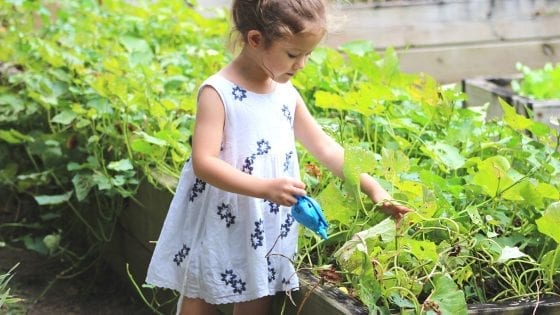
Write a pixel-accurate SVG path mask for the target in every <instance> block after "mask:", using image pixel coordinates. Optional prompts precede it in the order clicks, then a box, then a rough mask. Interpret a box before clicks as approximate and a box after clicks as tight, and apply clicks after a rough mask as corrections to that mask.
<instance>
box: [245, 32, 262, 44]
mask: <svg viewBox="0 0 560 315" xmlns="http://www.w3.org/2000/svg"><path fill="white" fill-rule="evenodd" d="M263 40H264V39H263V36H262V34H261V32H259V31H257V30H250V31H249V32H247V44H248V45H249V46H250V47H252V48H257V47H259V46H260V45H262V43H263Z"/></svg>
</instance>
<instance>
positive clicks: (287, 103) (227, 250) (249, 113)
mask: <svg viewBox="0 0 560 315" xmlns="http://www.w3.org/2000/svg"><path fill="white" fill-rule="evenodd" d="M204 86H211V87H212V88H214V89H215V90H216V91H217V92H218V94H219V96H220V98H221V100H222V102H223V105H224V110H225V125H224V132H223V140H222V146H221V152H220V158H221V159H222V160H224V161H226V162H228V163H229V164H231V165H232V166H233V167H235V168H237V169H238V170H240V171H242V172H245V173H249V174H252V175H254V176H259V177H263V178H277V177H293V178H299V176H300V175H299V165H298V158H297V152H296V147H295V138H294V129H293V124H294V114H295V107H296V96H297V93H298V92H297V91H296V89H295V88H294V87H293V85H292V84H291V83H290V82H288V83H285V84H280V83H277V84H276V87H275V89H274V91H273V92H272V93H269V94H257V93H253V92H251V91H248V90H246V89H244V88H242V87H240V86H237V85H236V84H234V83H232V82H230V81H228V80H227V79H225V78H224V77H222V76H221V75H220V74H215V75H213V76H211V77H209V78H208V79H207V80H206V81H205V82H204V83H203V84H202V86H201V87H204ZM290 212H291V208H290V207H284V206H280V205H278V204H275V203H273V202H271V201H269V200H265V199H259V198H253V197H248V196H244V195H238V194H234V193H230V192H226V191H223V190H220V189H218V188H216V187H213V186H212V185H210V184H208V183H205V182H204V181H202V180H200V179H198V178H196V176H195V174H194V172H193V168H192V163H191V161H190V159H189V160H188V161H187V162H186V163H185V166H184V167H183V170H182V172H181V177H180V179H179V184H178V186H177V189H176V192H175V195H174V198H173V200H172V201H171V205H170V207H169V212H168V214H167V217H166V219H165V222H164V224H163V228H162V231H161V234H160V236H159V239H158V241H157V245H156V247H155V250H154V253H153V256H152V260H151V262H150V265H149V267H148V272H147V278H146V282H147V283H149V284H152V285H155V286H158V287H164V288H170V289H173V290H176V291H178V292H180V293H181V295H183V296H187V297H190V298H201V299H204V300H205V301H206V302H208V303H211V304H224V303H235V302H244V301H250V300H254V299H256V298H260V297H263V296H268V295H274V294H275V293H277V292H280V291H289V290H294V289H297V288H298V286H299V281H298V277H297V274H296V271H295V269H294V266H293V259H294V258H295V256H296V254H297V239H298V224H297V222H296V221H295V220H294V218H293V217H292V215H291V214H290Z"/></svg>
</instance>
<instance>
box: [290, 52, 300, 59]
mask: <svg viewBox="0 0 560 315" xmlns="http://www.w3.org/2000/svg"><path fill="white" fill-rule="evenodd" d="M288 57H289V58H292V59H295V58H297V57H298V55H297V54H290V53H288Z"/></svg>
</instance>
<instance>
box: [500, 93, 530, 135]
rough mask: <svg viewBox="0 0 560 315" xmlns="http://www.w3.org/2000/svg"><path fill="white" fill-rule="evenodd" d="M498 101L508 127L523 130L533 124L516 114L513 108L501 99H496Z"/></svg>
mask: <svg viewBox="0 0 560 315" xmlns="http://www.w3.org/2000/svg"><path fill="white" fill-rule="evenodd" d="M498 100H499V102H500V106H501V107H502V110H503V111H504V121H505V122H506V124H508V126H510V127H511V128H513V129H515V130H525V129H527V128H530V127H531V126H532V125H533V124H534V122H533V121H532V120H531V119H529V118H527V117H525V116H522V115H520V114H518V113H516V112H515V109H514V108H513V106H511V105H509V104H508V103H506V101H504V100H503V99H502V98H498Z"/></svg>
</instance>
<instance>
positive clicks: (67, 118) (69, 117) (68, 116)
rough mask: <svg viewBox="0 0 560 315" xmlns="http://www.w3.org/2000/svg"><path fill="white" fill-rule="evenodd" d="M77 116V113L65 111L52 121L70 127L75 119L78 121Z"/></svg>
mask: <svg viewBox="0 0 560 315" xmlns="http://www.w3.org/2000/svg"><path fill="white" fill-rule="evenodd" d="M76 116H77V115H76V113H74V112H72V111H70V110H65V111H62V112H60V113H58V114H57V115H56V116H54V117H53V119H52V121H53V122H55V123H59V124H63V125H69V124H70V123H72V121H73V120H74V119H76Z"/></svg>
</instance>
